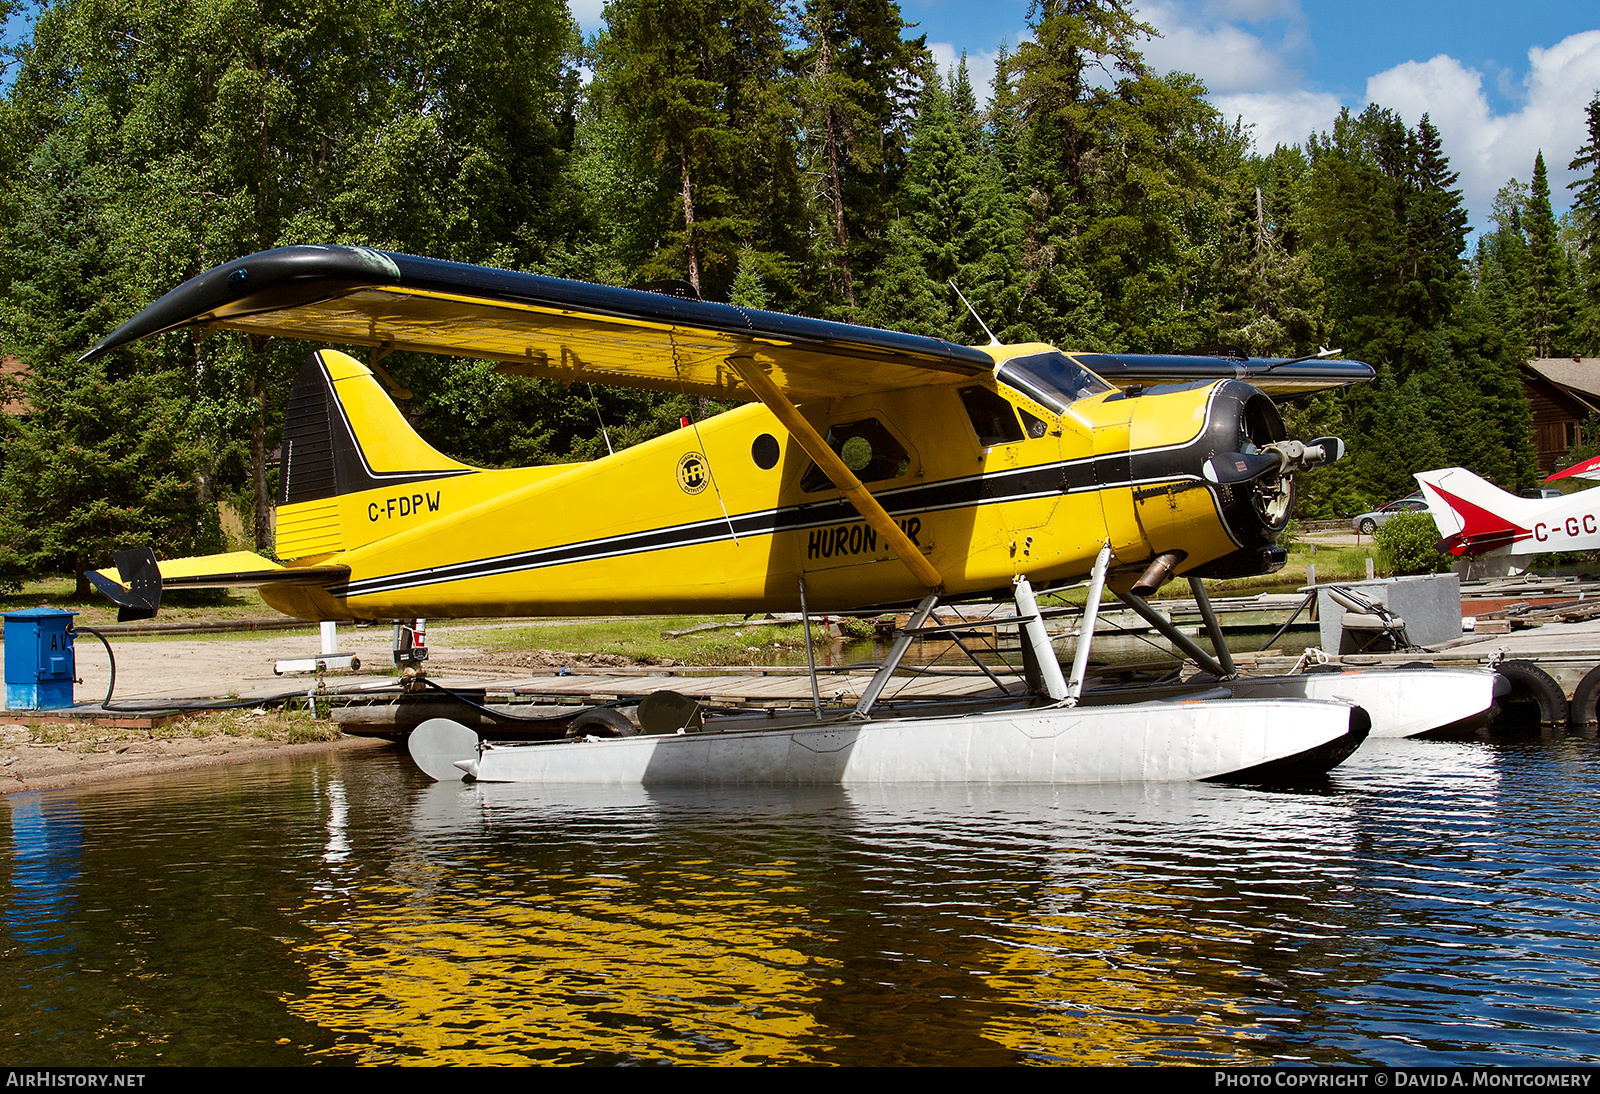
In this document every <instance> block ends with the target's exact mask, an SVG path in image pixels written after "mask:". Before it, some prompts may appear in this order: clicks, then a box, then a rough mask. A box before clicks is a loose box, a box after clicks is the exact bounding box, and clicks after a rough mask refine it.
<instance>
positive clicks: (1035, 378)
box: [996, 350, 1111, 411]
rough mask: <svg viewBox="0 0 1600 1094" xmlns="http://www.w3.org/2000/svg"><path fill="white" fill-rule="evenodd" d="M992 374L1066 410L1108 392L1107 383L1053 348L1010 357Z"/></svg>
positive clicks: (1031, 396)
mask: <svg viewBox="0 0 1600 1094" xmlns="http://www.w3.org/2000/svg"><path fill="white" fill-rule="evenodd" d="M996 375H998V376H999V377H1000V379H1001V380H1003V381H1005V382H1006V383H1007V384H1009V385H1011V386H1012V387H1014V388H1016V389H1017V390H1018V391H1020V392H1022V393H1023V394H1024V395H1026V396H1028V398H1030V399H1033V400H1034V401H1035V402H1038V403H1040V404H1042V405H1044V406H1047V407H1049V408H1050V409H1052V410H1058V411H1059V410H1066V409H1067V407H1068V406H1069V405H1071V404H1072V403H1073V402H1075V401H1076V400H1078V399H1082V398H1085V397H1087V396H1089V395H1098V394H1100V393H1101V392H1102V391H1110V390H1111V385H1110V384H1107V383H1106V382H1105V381H1104V380H1102V379H1100V377H1098V376H1096V375H1095V374H1094V373H1092V372H1090V371H1089V370H1088V369H1086V368H1084V367H1083V366H1082V365H1080V364H1078V362H1076V361H1074V360H1073V359H1072V358H1070V357H1068V356H1067V355H1066V354H1064V353H1061V352H1059V351H1057V350H1052V351H1050V352H1049V353H1031V354H1029V355H1028V356H1026V357H1013V358H1011V360H1009V361H1006V362H1004V363H1003V364H1001V366H1000V368H999V370H998V371H997V373H996Z"/></svg>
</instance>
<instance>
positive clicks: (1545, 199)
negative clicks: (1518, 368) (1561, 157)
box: [1523, 151, 1568, 357]
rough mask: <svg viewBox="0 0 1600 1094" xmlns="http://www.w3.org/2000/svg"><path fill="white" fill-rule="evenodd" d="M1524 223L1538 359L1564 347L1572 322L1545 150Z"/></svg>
mask: <svg viewBox="0 0 1600 1094" xmlns="http://www.w3.org/2000/svg"><path fill="white" fill-rule="evenodd" d="M1524 223H1525V225H1526V227H1527V235H1528V282H1527V287H1526V290H1525V292H1526V298H1527V302H1526V304H1525V305H1524V308H1523V311H1524V314H1525V315H1526V317H1527V321H1526V323H1527V334H1528V336H1529V341H1530V345H1529V352H1530V353H1531V354H1532V355H1533V356H1534V357H1550V356H1552V355H1553V354H1554V353H1556V352H1558V351H1559V350H1560V348H1562V345H1561V344H1562V342H1563V341H1564V338H1563V335H1564V333H1565V332H1564V328H1565V327H1566V325H1567V320H1568V315H1567V311H1568V302H1567V293H1566V288H1567V286H1566V281H1567V263H1566V253H1565V251H1564V250H1563V249H1562V247H1561V241H1560V239H1559V237H1558V235H1557V230H1556V218H1555V214H1554V213H1552V212H1551V209H1550V180H1549V178H1548V177H1547V176H1546V174H1545V166H1544V153H1543V152H1542V151H1541V152H1539V153H1538V155H1537V156H1536V157H1535V158H1534V161H1533V181H1532V182H1531V183H1530V184H1529V186H1528V207H1527V216H1526V218H1525V221H1524Z"/></svg>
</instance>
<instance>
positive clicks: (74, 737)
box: [19, 707, 341, 752]
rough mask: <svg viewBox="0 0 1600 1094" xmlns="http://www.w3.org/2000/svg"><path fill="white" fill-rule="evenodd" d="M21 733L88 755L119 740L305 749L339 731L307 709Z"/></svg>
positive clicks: (57, 726) (63, 725) (65, 725)
mask: <svg viewBox="0 0 1600 1094" xmlns="http://www.w3.org/2000/svg"><path fill="white" fill-rule="evenodd" d="M19 732H20V731H19ZM26 733H27V736H28V740H30V741H31V742H32V743H34V744H42V745H64V746H66V747H68V748H72V749H77V750H80V751H87V752H95V751H99V750H100V749H101V748H103V747H114V746H116V745H117V744H119V743H121V742H124V741H152V740H153V741H173V740H179V739H181V738H184V737H199V738H207V737H253V738H256V739H257V740H263V741H283V742H287V743H289V744H304V743H306V742H308V741H334V740H338V739H339V737H340V736H341V731H340V729H339V727H338V726H336V725H334V724H333V723H332V722H331V721H329V720H327V719H326V718H319V717H317V716H316V714H315V713H313V712H312V711H310V710H305V709H297V710H289V709H286V708H283V707H278V708H275V709H262V708H260V707H242V708H239V709H237V710H208V711H202V712H200V713H196V714H192V715H189V716H187V717H184V718H178V719H175V720H173V721H171V722H168V723H167V724H166V725H163V726H160V727H158V728H156V729H120V728H117V727H114V726H102V725H96V724H94V723H92V722H50V723H45V724H41V725H35V726H30V727H28V728H27V730H26Z"/></svg>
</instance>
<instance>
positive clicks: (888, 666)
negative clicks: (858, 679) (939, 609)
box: [851, 593, 1059, 718]
mask: <svg viewBox="0 0 1600 1094" xmlns="http://www.w3.org/2000/svg"><path fill="white" fill-rule="evenodd" d="M937 603H939V594H937V593H929V594H928V595H927V596H925V597H923V598H922V602H921V603H919V604H918V605H917V608H916V611H914V612H912V613H911V618H910V620H908V621H907V623H906V627H905V630H903V631H901V632H900V633H899V635H897V636H896V637H895V640H894V645H892V646H890V647H889V653H888V654H887V656H885V657H884V659H883V665H882V667H880V668H879V669H878V671H877V673H876V674H874V675H873V677H872V682H871V683H869V684H868V685H867V690H866V691H863V692H862V693H861V698H860V700H859V701H858V702H857V703H856V709H855V713H854V714H853V715H851V716H852V717H854V718H865V717H867V716H868V715H870V714H871V713H872V707H873V705H874V704H875V703H877V701H878V695H879V693H880V692H882V691H883V688H884V685H886V684H887V683H888V682H889V677H891V676H893V675H894V670H895V669H897V668H899V667H900V660H901V658H903V657H905V655H906V650H908V649H910V648H911V639H912V638H913V637H915V636H914V635H912V634H911V633H910V632H912V631H914V630H916V629H917V628H918V627H920V626H922V625H923V624H924V623H926V622H927V621H928V616H930V615H932V614H933V606H934V605H935V604H937ZM1057 671H1059V670H1057Z"/></svg>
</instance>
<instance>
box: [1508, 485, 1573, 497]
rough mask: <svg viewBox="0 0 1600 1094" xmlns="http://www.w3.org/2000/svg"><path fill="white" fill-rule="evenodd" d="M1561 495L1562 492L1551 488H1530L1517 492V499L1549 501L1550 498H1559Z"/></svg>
mask: <svg viewBox="0 0 1600 1094" xmlns="http://www.w3.org/2000/svg"><path fill="white" fill-rule="evenodd" d="M1562 493H1563V492H1562V491H1560V490H1557V489H1556V488H1555V487H1553V486H1530V487H1528V488H1527V489H1526V490H1518V491H1517V497H1519V498H1533V499H1535V500H1536V501H1549V500H1550V499H1551V498H1559V497H1560V496H1561V495H1562Z"/></svg>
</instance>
